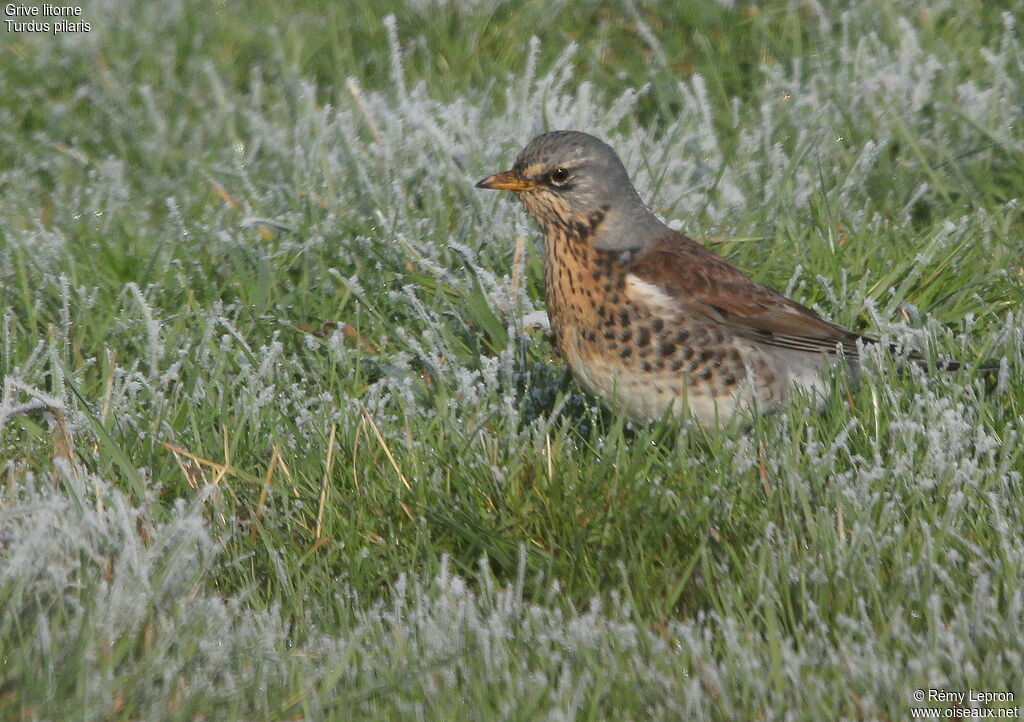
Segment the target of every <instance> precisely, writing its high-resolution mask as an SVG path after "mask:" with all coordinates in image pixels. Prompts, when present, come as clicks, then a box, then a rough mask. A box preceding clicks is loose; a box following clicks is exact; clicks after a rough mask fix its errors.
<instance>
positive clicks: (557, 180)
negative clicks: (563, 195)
mask: <svg viewBox="0 0 1024 722" xmlns="http://www.w3.org/2000/svg"><path fill="white" fill-rule="evenodd" d="M548 178H550V179H551V182H552V183H553V184H554V185H556V186H560V185H564V184H565V182H566V181H567V180H569V171H568V170H566V169H565V168H555V169H554V170H553V171H551V175H549V176H548Z"/></svg>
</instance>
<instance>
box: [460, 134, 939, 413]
mask: <svg viewBox="0 0 1024 722" xmlns="http://www.w3.org/2000/svg"><path fill="white" fill-rule="evenodd" d="M476 185H477V187H478V188H492V189H495V190H508V191H513V192H515V193H516V194H517V195H518V196H519V199H520V200H522V202H523V205H524V206H526V210H527V212H529V214H530V215H531V216H533V218H534V219H535V220H536V221H537V223H538V224H540V227H541V229H542V230H543V232H544V239H545V246H546V257H545V263H544V276H545V286H546V295H547V311H548V316H549V318H550V320H551V328H552V330H553V332H554V337H555V343H556V345H557V346H558V348H559V350H560V351H561V353H562V355H563V356H564V357H565V360H566V361H567V362H568V364H569V368H570V369H571V370H572V372H573V375H574V376H575V377H576V378H577V379H578V380H579V381H580V383H581V384H582V385H583V386H584V387H586V388H587V390H589V391H590V392H591V393H593V394H595V395H597V396H598V397H600V398H601V399H603V400H604V401H606V402H608V403H609V404H610V405H612V406H613V407H617V408H621V409H623V410H624V411H625V412H626V413H627V414H628V415H629V416H631V417H633V418H636V419H650V418H657V417H660V416H662V415H663V414H665V413H666V412H667V411H668V410H669V409H671V412H672V413H674V414H675V415H680V414H682V413H683V410H684V409H688V410H689V413H690V414H691V415H692V416H693V417H694V418H696V419H698V420H699V421H700V422H701V423H703V424H705V425H716V424H719V423H722V422H725V421H727V420H728V419H729V417H731V416H732V415H733V414H734V413H735V412H736V411H737V410H742V409H745V408H750V407H756V408H758V409H761V410H769V409H772V408H775V407H778V406H779V405H780V404H781V403H783V402H784V401H785V399H786V397H787V395H788V394H789V393H791V391H792V389H793V388H799V389H803V390H805V391H809V392H811V393H813V394H817V395H818V396H819V399H820V400H822V401H823V399H824V397H823V393H824V390H825V382H824V379H823V378H822V373H821V372H822V370H823V369H824V368H825V367H827V366H832V365H837V364H845V365H846V366H847V368H848V369H849V372H850V374H851V376H852V377H853V378H854V379H855V378H856V374H857V370H858V365H859V364H858V358H859V355H860V351H861V347H862V345H863V344H872V343H876V341H875V340H874V339H870V338H867V337H864V336H860V335H858V334H856V333H853V332H852V331H848V330H846V329H845V328H842V327H840V326H837V325H835V324H833V323H830V322H828V321H826V320H825V319H823V318H821V316H819V315H818V314H817V313H815V312H814V311H812V310H811V309H809V308H807V307H805V306H802V305H800V304H799V303H797V302H796V301H792V300H790V299H788V298H786V297H785V296H783V295H782V294H781V293H779V292H778V291H775V290H772V289H771V288H768V287H767V286H762V285H761V284H759V283H756V282H755V281H753V280H752V279H750V278H749V277H748V276H747V275H746V274H744V273H743V272H742V271H740V270H739V269H738V268H736V267H735V266H733V265H732V264H731V263H729V262H728V261H726V260H725V259H724V258H722V257H721V256H719V255H717V254H715V253H713V252H712V251H710V250H709V249H707V248H705V247H704V246H703V245H701V244H700V243H697V242H696V241H694V240H692V239H691V238H687V237H686V236H684V235H683V234H681V233H678V232H676V231H674V230H672V229H671V228H669V227H668V226H666V225H665V224H664V223H662V222H661V221H660V220H658V218H657V217H656V216H655V215H654V214H653V213H652V212H651V211H650V209H648V208H647V206H645V205H644V203H643V201H641V200H640V196H639V195H638V194H637V192H636V189H635V188H634V187H633V184H632V183H631V182H630V180H629V176H628V174H627V173H626V168H625V167H624V166H623V165H622V161H620V160H619V157H618V156H617V155H616V154H615V151H614V150H612V148H611V147H610V146H609V145H607V144H606V143H604V142H603V141H601V140H599V139H597V138H595V137H593V136H591V135H588V134H586V133H581V132H578V131H572V130H560V131H554V132H551V133H545V134H543V135H540V136H538V137H536V138H534V139H533V140H532V141H530V143H529V144H528V145H527V146H526V147H525V148H524V149H523V150H522V152H521V153H520V154H519V157H518V158H517V159H516V162H515V165H514V166H512V169H511V170H508V171H505V172H504V173H497V174H495V175H492V176H489V177H487V178H485V179H483V180H482V181H480V182H479V183H477V184H476ZM910 358H911V360H913V361H915V362H917V363H924V359H923V357H921V356H919V355H917V354H912V355H911V357H910ZM939 365H940V367H943V368H955V367H957V366H958V364H957V362H955V361H947V362H940V364H939Z"/></svg>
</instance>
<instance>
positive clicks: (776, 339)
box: [629, 233, 873, 356]
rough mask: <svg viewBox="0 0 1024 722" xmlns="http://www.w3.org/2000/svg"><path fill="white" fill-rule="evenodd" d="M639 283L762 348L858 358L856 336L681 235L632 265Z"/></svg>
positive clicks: (658, 244) (661, 243) (656, 246)
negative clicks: (839, 348)
mask: <svg viewBox="0 0 1024 722" xmlns="http://www.w3.org/2000/svg"><path fill="white" fill-rule="evenodd" d="M629 271H630V272H631V273H632V274H634V275H635V276H636V277H637V278H639V279H640V280H641V281H644V282H646V283H649V284H652V285H654V286H656V287H657V288H658V289H660V290H661V291H662V292H663V293H666V294H667V295H669V296H671V297H672V298H673V299H674V300H675V301H676V302H678V303H679V304H681V305H682V306H684V307H685V308H686V309H687V311H689V312H691V313H694V314H696V315H700V316H704V317H706V318H707V319H708V320H710V321H714V322H716V323H720V324H723V325H725V326H729V327H731V328H732V329H733V330H736V331H740V332H745V333H747V334H749V335H751V336H756V337H757V338H758V340H759V341H761V342H762V343H767V344H771V345H775V346H780V347H783V348H791V349H795V350H803V351H817V352H821V351H828V352H832V353H835V351H836V345H837V344H841V345H842V347H843V350H844V352H845V353H847V354H849V355H851V356H856V355H857V346H856V342H857V340H858V339H862V340H863V341H864V342H867V343H872V342H873V339H868V338H865V337H862V336H858V335H857V334H855V333H853V332H852V331H848V330H846V329H845V328H842V327H841V326H837V325H835V324H834V323H829V322H828V321H826V320H825V319H823V318H822V317H821V316H819V315H818V314H816V313H815V312H814V311H812V310H811V309H809V308H807V307H806V306H801V305H800V304H799V303H797V302H796V301H791V300H790V299H788V298H786V297H785V296H783V295H782V294H781V293H779V292H778V291H774V290H772V289H771V288H768V287H767V286H762V285H761V284H759V283H756V282H755V281H753V280H751V279H750V277H748V276H747V275H746V274H744V273H743V272H742V271H740V270H739V269H738V268H736V267H735V266H733V265H732V264H731V263H729V262H728V261H726V260H725V259H724V258H722V257H721V256H719V255H717V254H715V253H713V252H712V251H710V250H708V249H707V248H705V247H704V246H702V245H701V244H700V243H697V242H696V241H694V240H693V239H691V238H687V237H686V236H684V235H683V234H681V233H673V234H671V235H668V236H666V237H665V238H663V239H662V240H660V241H658V242H656V243H655V244H654V245H652V246H650V247H649V248H648V249H647V250H645V251H644V252H643V253H641V254H640V255H639V256H638V257H637V258H636V259H635V261H634V262H633V264H632V265H631V266H630V268H629Z"/></svg>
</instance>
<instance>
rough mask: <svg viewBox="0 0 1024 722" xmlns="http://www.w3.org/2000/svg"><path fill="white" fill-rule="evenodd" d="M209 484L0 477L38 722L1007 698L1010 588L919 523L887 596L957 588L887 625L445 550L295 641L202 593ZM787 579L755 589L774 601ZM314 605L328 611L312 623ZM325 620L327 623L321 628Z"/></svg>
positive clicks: (809, 580) (888, 619)
mask: <svg viewBox="0 0 1024 722" xmlns="http://www.w3.org/2000/svg"><path fill="white" fill-rule="evenodd" d="M950 423H951V424H953V425H956V424H955V423H953V422H950ZM951 428H952V427H951ZM939 433H941V432H939ZM1018 481H1019V479H1018ZM55 482H56V483H55ZM219 493H220V492H219V491H218V490H216V489H214V488H208V489H206V490H204V491H203V492H202V493H201V494H199V495H198V496H197V497H196V498H195V499H194V500H193V501H192V502H190V503H185V502H184V501H181V502H178V503H177V504H175V505H174V506H173V507H172V508H171V509H163V508H162V507H160V505H158V504H156V503H155V500H154V499H152V498H150V499H145V500H142V501H140V502H139V503H132V502H130V501H129V500H128V499H127V498H126V497H125V496H124V494H123V493H122V492H120V491H119V490H118V489H116V488H114V487H112V486H110V485H109V484H107V483H106V482H104V481H103V480H102V479H98V478H95V477H89V476H79V475H78V474H77V473H75V472H74V471H73V470H72V469H70V468H69V467H67V466H66V465H65V464H58V465H57V466H56V467H55V469H54V475H53V478H52V479H41V478H34V477H28V478H26V479H25V483H24V484H20V485H17V486H15V487H8V488H7V489H6V490H5V491H4V494H3V497H2V503H0V508H2V516H0V523H2V526H0V535H2V539H3V545H2V547H0V600H2V601H3V605H4V609H5V614H4V619H3V622H0V642H2V643H3V646H4V648H5V650H7V652H6V657H5V681H6V683H7V684H8V685H11V684H13V685H16V686H17V688H18V689H19V694H22V695H24V696H25V698H26V699H30V698H31V699H36V700H39V701H40V702H39V704H40V705H41V706H39V707H38V711H39V712H40V713H41V714H43V715H44V716H60V715H61V714H62V713H70V712H71V711H72V710H74V711H76V713H77V714H82V710H85V718H86V719H103V718H107V717H108V716H110V715H115V716H116V715H118V714H124V715H127V716H129V717H142V718H154V717H164V716H168V715H178V714H187V713H188V711H189V710H193V711H196V710H202V711H203V712H204V713H205V714H207V715H209V714H213V713H215V712H216V711H218V710H221V711H224V712H225V713H226V712H227V711H229V710H230V711H231V712H232V714H234V715H236V716H238V715H241V716H242V717H243V718H245V717H249V718H251V717H252V716H277V715H282V714H284V715H285V716H290V715H292V714H296V713H299V712H300V711H303V714H307V715H308V714H313V715H314V716H318V715H319V714H322V713H330V712H332V711H333V712H334V713H335V714H339V713H342V712H345V713H349V714H351V713H354V712H360V713H364V714H365V713H372V712H373V711H376V712H377V713H380V712H382V711H388V712H389V713H391V714H400V715H405V716H409V715H413V716H416V715H423V714H424V713H425V710H429V709H431V708H433V707H434V706H435V705H441V706H442V707H443V708H444V709H447V710H449V711H452V712H455V711H461V712H464V713H467V714H479V713H480V711H481V710H490V713H492V714H497V715H499V716H506V717H507V716H522V715H527V716H541V717H543V718H547V719H575V718H577V717H579V716H580V715H582V714H585V710H586V709H591V708H592V707H593V705H595V704H598V703H600V704H601V705H602V708H603V710H604V714H607V715H612V716H619V715H626V716H634V715H639V714H641V713H644V714H646V715H648V716H653V718H655V719H678V718H680V716H683V717H686V718H688V719H703V718H714V717H717V716H719V715H721V714H722V713H723V712H726V713H727V712H728V711H729V710H730V709H740V708H743V709H751V708H757V709H793V708H797V709H801V710H804V712H805V713H807V714H811V713H813V711H815V710H817V711H819V712H820V713H821V714H827V710H834V709H836V704H837V703H836V700H837V699H840V700H842V699H844V697H843V695H846V694H849V693H850V692H853V693H855V694H856V695H857V702H856V704H857V706H856V707H855V709H856V710H857V712H858V714H860V715H862V716H869V717H875V716H885V714H884V713H885V710H887V709H892V708H893V707H894V706H895V707H896V708H897V709H898V708H899V707H900V706H901V705H905V702H904V701H903V700H905V699H907V696H908V695H910V694H911V692H912V690H913V689H914V688H915V686H920V685H921V684H922V683H927V685H931V686H933V687H957V686H959V685H964V684H968V685H969V684H970V683H971V678H972V676H973V675H978V674H983V675H984V679H985V683H986V685H988V686H990V687H993V688H996V687H1000V685H1002V687H1001V688H1004V689H1015V688H1014V687H1012V686H1008V685H1012V684H1013V682H1012V680H1014V679H1016V680H1019V679H1020V678H1021V673H1022V672H1024V668H1022V665H1024V662H1022V660H1024V656H1022V654H1021V651H1022V650H1021V648H1020V644H1021V642H1020V640H1021V639H1024V628H1022V625H1021V620H1022V619H1024V608H1022V606H1021V599H1020V595H1016V594H1015V595H1011V596H1010V597H1009V598H1006V597H1004V595H1003V593H1002V591H1001V588H1000V587H1001V583H995V582H994V580H995V579H997V578H998V577H996V576H995V575H996V574H998V571H999V570H998V568H997V566H998V565H996V566H990V565H986V564H985V563H984V562H983V561H982V560H981V559H980V558H978V557H977V555H976V552H977V550H976V549H973V548H972V547H971V544H970V542H969V541H968V540H967V539H966V538H964V539H963V542H962V544H960V545H956V544H949V543H948V542H945V541H943V540H940V539H935V538H933V534H934V533H935V530H934V529H928V528H925V529H922V530H921V532H922V533H923V534H924V535H925V540H924V543H923V545H922V546H921V547H920V548H919V549H918V550H917V552H915V558H914V559H913V560H910V559H907V560H903V563H904V564H905V566H904V568H905V569H906V570H908V573H909V574H912V575H914V576H915V577H920V578H919V579H915V578H909V579H905V580H903V581H902V584H900V585H898V586H900V587H901V588H902V587H903V586H904V585H905V586H906V587H912V586H913V585H915V584H919V583H924V584H929V585H932V586H934V583H933V582H931V581H930V577H931V576H932V575H936V574H938V575H940V576H945V577H949V576H951V575H952V574H955V568H956V567H957V566H958V565H960V564H966V565H967V566H968V567H969V568H970V574H971V578H972V579H973V581H972V582H971V584H970V593H969V595H968V596H967V597H966V598H965V601H963V602H958V603H956V604H955V605H954V606H952V607H948V606H947V605H945V604H943V603H942V602H941V601H940V598H939V597H938V596H930V597H926V598H917V599H915V598H914V597H913V596H912V597H910V598H898V599H893V600H892V601H890V602H888V603H887V604H886V614H885V617H884V622H881V624H882V625H883V627H882V628H879V626H878V625H879V624H880V622H879V620H878V619H876V618H875V617H874V616H873V615H872V614H871V613H870V612H869V611H868V609H867V608H865V607H863V606H862V605H861V606H858V605H854V606H853V607H852V610H854V611H852V613H851V614H849V615H846V616H842V617H839V618H834V617H832V616H830V615H829V613H827V612H825V611H824V610H823V609H819V608H818V607H817V606H816V605H815V604H814V603H813V602H812V603H810V604H809V605H808V606H807V607H806V609H805V612H806V615H805V617H804V618H803V619H802V620H801V621H800V622H799V623H798V624H797V625H796V627H795V629H794V633H795V637H794V638H793V639H779V638H775V639H771V640H769V641H768V642H767V643H766V641H765V639H764V638H763V637H762V636H761V633H760V632H759V631H758V630H759V625H758V624H751V623H750V621H749V620H747V621H744V620H743V619H742V618H741V617H738V616H735V615H736V613H738V612H740V611H741V610H739V609H735V610H734V609H732V608H730V607H727V608H726V609H724V610H722V611H720V612H719V611H716V612H708V613H702V614H699V615H697V616H696V617H694V618H692V619H689V620H680V621H673V622H669V623H668V624H667V626H663V627H659V628H655V627H651V626H648V625H646V624H644V623H638V622H637V618H636V616H635V614H634V612H633V610H632V608H631V606H630V604H628V603H627V602H625V601H622V597H621V596H620V595H616V594H613V595H611V596H610V598H609V599H608V600H607V601H605V602H599V601H597V600H594V601H592V602H591V603H590V604H589V605H587V606H586V607H585V608H574V607H573V606H572V605H570V604H567V603H566V602H565V601H564V600H563V598H562V597H561V595H560V593H559V588H558V585H551V584H550V583H545V582H544V581H543V580H542V579H540V578H536V579H532V580H529V581H530V582H531V584H532V586H533V587H535V588H543V587H544V586H545V584H547V586H548V588H549V591H548V592H547V593H541V594H539V595H534V597H533V598H528V597H527V596H525V594H524V589H525V586H526V582H527V579H526V574H527V572H526V569H525V567H524V563H525V557H522V556H521V557H520V560H519V571H518V575H517V576H516V578H515V580H514V581H513V582H512V583H511V584H508V585H505V586H501V585H499V584H498V583H497V582H496V580H495V579H494V577H493V576H492V575H491V574H490V572H489V570H488V569H487V566H486V564H482V566H481V569H480V574H479V582H478V583H477V585H475V586H470V585H468V584H467V582H466V581H465V580H464V579H462V578H461V577H460V576H459V575H457V574H454V573H453V572H452V570H451V568H450V565H449V562H448V560H447V559H443V560H442V561H441V564H440V568H439V569H438V571H437V572H436V573H435V574H433V575H423V574H420V573H408V574H403V575H402V576H400V577H399V578H398V579H396V580H395V582H394V584H393V585H392V588H391V590H390V592H389V594H388V599H387V600H383V601H378V602H371V603H366V602H363V601H361V600H360V598H359V595H358V594H355V593H352V592H346V591H344V590H343V589H339V590H338V591H337V593H336V597H335V598H334V599H329V598H328V599H323V600H320V601H319V602H315V601H311V602H310V606H309V607H308V608H307V619H306V620H305V621H306V626H307V629H308V632H306V633H304V634H303V635H302V636H301V637H300V638H296V637H295V636H294V634H293V633H292V632H290V631H289V630H290V629H291V628H293V622H291V621H289V619H288V618H286V617H285V616H284V615H282V613H281V610H280V609H278V608H277V607H271V608H269V609H265V610H263V611H257V610H255V609H254V608H253V607H252V605H251V604H250V603H248V602H247V601H246V599H245V597H244V596H243V597H240V598H234V599H223V598H221V597H220V596H218V595H216V594H215V593H212V592H211V591H209V590H208V588H207V587H206V586H205V585H204V579H205V578H206V577H207V576H209V575H211V574H216V573H217V570H218V568H219V567H220V566H221V565H223V564H225V563H227V562H230V560H229V559H225V555H224V552H223V544H222V541H223V536H224V535H225V534H227V533H229V532H228V531H227V530H226V529H223V528H219V525H218V524H216V523H214V522H213V521H211V520H212V519H214V518H215V517H216V514H213V513H211V512H212V511H213V510H214V509H215V508H216V504H217V502H216V497H217V495H218V494H219ZM954 503H955V502H954ZM993 511H996V510H995V509H994V510H993ZM850 513H851V516H850V520H851V527H850V534H851V538H850V542H851V543H856V544H860V545H863V546H865V547H866V550H867V551H868V552H869V553H870V552H871V551H872V550H875V551H877V552H878V553H881V554H882V555H883V557H885V556H888V555H891V554H894V553H896V554H898V553H902V552H900V550H899V549H896V550H895V552H894V551H893V549H892V548H891V547H892V546H893V544H894V542H893V541H892V539H891V537H890V538H880V539H872V538H871V537H870V536H861V527H860V524H861V521H860V520H858V517H857V514H856V513H855V512H854V511H853V508H852V507H851V511H850ZM945 533H950V532H945ZM764 543H765V544H767V545H772V544H773V541H772V540H771V538H769V539H766V540H765V542H764ZM897 546H898V543H897ZM999 549H1000V553H1001V554H1002V555H1004V556H1003V559H1002V561H1001V562H999V564H1011V565H1013V566H1015V567H1019V566H1020V565H1021V564H1024V548H1022V546H1021V542H1020V539H1019V538H1016V537H1015V536H1012V535H1008V534H1007V535H1003V536H1002V538H1001V542H1000V547H999ZM778 551H779V552H782V553H785V552H786V550H785V547H781V548H779V549H778ZM909 551H910V550H907V552H908V553H909ZM922 551H923V552H924V556H923V557H922V556H921V555H920V553H921V552H922ZM958 556H959V557H962V558H960V559H958V558H957V557H958ZM890 558H891V557H890ZM968 558H974V559H975V560H974V561H969V560H968V561H965V559H968ZM790 561H792V562H793V563H794V564H797V566H796V567H795V568H792V569H791V570H790V571H789V573H790V574H792V575H794V576H793V581H794V582H798V583H801V584H803V585H804V587H805V588H808V587H809V588H810V589H811V590H813V589H815V588H816V587H817V586H819V585H821V583H822V579H824V578H826V577H827V575H829V574H833V573H834V571H833V570H830V569H829V560H828V559H827V558H824V557H823V558H821V559H819V561H817V562H815V561H814V560H813V559H812V558H809V557H805V558H803V559H801V560H790ZM807 564H811V565H812V568H807V567H806V566H805V565H807ZM815 564H817V565H820V566H821V567H822V568H821V569H820V570H817V571H816V570H815V569H814V568H813V565H815ZM847 571H852V570H847ZM786 583H787V580H786V579H779V580H777V582H776V583H775V584H769V585H768V586H766V587H765V588H764V589H763V590H762V592H761V593H762V594H765V595H769V596H771V595H776V596H777V595H779V594H781V593H784V591H785V590H784V587H783V586H781V585H784V584H786ZM776 585H779V586H776ZM868 591H870V593H871V594H875V593H877V590H865V593H867V592H868ZM763 604H764V600H761V601H756V602H755V607H761V608H762V611H761V612H757V614H759V615H760V614H772V613H774V612H772V611H771V610H770V608H767V607H763ZM318 605H319V606H322V607H323V608H324V609H331V608H333V609H334V611H333V612H332V613H330V614H326V615H323V616H321V615H319V614H318V613H317V607H318ZM858 609H859V611H856V610H858ZM742 611H744V612H746V611H749V610H742ZM328 618H330V619H334V620H336V621H335V622H334V623H332V624H331V625H330V626H324V625H322V623H321V622H320V621H318V620H320V619H328ZM837 635H838V636H839V637H840V639H841V641H839V642H837V639H836V637H837ZM921 650H927V654H926V655H922V654H921ZM971 670H974V671H973V672H971ZM778 679H785V680H787V684H786V685H784V686H780V685H779V684H777V683H776V681H777V680H778ZM811 680H814V681H813V682H811ZM296 682H298V685H296ZM385 690H386V692H385ZM457 690H463V692H465V691H466V690H472V694H469V695H468V696H467V695H465V694H457V693H456V691H457ZM837 695H839V697H837ZM743 705H752V707H750V706H747V707H744V706H743ZM841 706H843V707H844V708H845V703H841Z"/></svg>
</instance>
